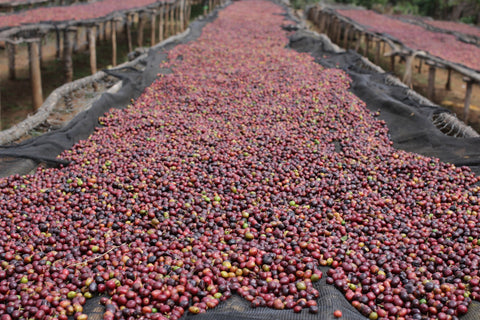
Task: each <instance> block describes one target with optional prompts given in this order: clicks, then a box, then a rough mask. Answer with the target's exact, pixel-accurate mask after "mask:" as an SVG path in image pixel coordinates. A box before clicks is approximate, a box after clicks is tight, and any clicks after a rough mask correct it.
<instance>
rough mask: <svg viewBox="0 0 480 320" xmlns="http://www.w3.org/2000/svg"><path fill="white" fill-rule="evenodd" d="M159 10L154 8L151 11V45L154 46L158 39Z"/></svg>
mask: <svg viewBox="0 0 480 320" xmlns="http://www.w3.org/2000/svg"><path fill="white" fill-rule="evenodd" d="M156 29H157V10H155V9H153V10H152V12H151V13H150V46H154V45H155V43H156V41H157V36H156V34H155V33H156V31H157V30H156Z"/></svg>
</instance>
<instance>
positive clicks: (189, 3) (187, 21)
mask: <svg viewBox="0 0 480 320" xmlns="http://www.w3.org/2000/svg"><path fill="white" fill-rule="evenodd" d="M186 1H187V12H186V14H185V27H187V26H188V25H189V24H190V17H191V14H192V0H186Z"/></svg>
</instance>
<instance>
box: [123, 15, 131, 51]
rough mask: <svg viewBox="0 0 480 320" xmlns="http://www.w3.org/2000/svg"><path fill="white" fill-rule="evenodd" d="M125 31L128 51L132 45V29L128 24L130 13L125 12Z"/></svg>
mask: <svg viewBox="0 0 480 320" xmlns="http://www.w3.org/2000/svg"><path fill="white" fill-rule="evenodd" d="M125 33H126V36H127V45H128V52H132V51H133V45H132V29H131V26H130V13H127V14H126V15H125Z"/></svg>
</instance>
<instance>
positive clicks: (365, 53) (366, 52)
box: [363, 33, 370, 57]
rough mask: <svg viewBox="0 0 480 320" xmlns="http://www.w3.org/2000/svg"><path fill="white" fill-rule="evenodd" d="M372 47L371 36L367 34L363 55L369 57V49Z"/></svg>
mask: <svg viewBox="0 0 480 320" xmlns="http://www.w3.org/2000/svg"><path fill="white" fill-rule="evenodd" d="M369 46H370V35H368V34H367V33H365V48H364V49H363V55H364V56H365V57H368V47H369Z"/></svg>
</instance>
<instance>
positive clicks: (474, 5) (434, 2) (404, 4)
mask: <svg viewBox="0 0 480 320" xmlns="http://www.w3.org/2000/svg"><path fill="white" fill-rule="evenodd" d="M294 1H312V0H294ZM335 2H337V3H344V4H353V5H358V6H363V7H366V8H368V9H375V10H378V11H386V12H390V11H391V10H392V11H393V12H394V13H399V14H414V15H422V16H430V17H434V18H435V19H446V18H449V17H451V13H452V12H454V11H455V10H456V9H460V10H457V13H459V12H460V13H461V15H459V17H460V20H461V21H462V22H466V23H478V21H477V17H478V16H479V11H480V0H336V1H335ZM462 11H463V12H462ZM465 11H468V12H465ZM457 17H458V16H457Z"/></svg>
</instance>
